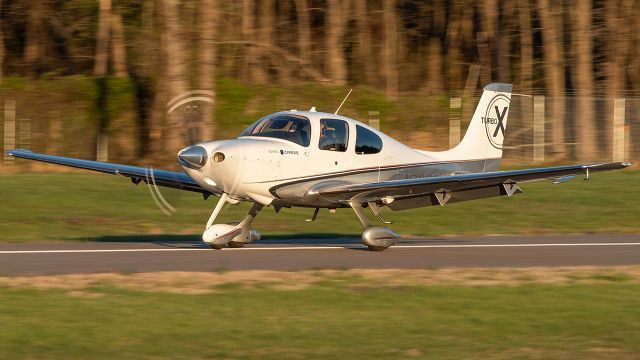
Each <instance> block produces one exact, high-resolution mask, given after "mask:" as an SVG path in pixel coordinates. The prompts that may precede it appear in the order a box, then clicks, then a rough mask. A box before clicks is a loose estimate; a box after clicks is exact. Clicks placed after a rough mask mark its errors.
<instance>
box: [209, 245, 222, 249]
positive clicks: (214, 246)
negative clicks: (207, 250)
mask: <svg viewBox="0 0 640 360" xmlns="http://www.w3.org/2000/svg"><path fill="white" fill-rule="evenodd" d="M209 246H211V248H212V249H213V250H222V248H223V247H224V245H216V244H211V245H209Z"/></svg>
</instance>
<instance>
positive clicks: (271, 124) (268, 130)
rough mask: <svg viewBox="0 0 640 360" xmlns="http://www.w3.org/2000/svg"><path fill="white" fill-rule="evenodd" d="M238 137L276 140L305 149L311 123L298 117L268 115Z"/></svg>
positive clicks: (309, 136) (308, 139)
mask: <svg viewBox="0 0 640 360" xmlns="http://www.w3.org/2000/svg"><path fill="white" fill-rule="evenodd" d="M240 136H263V137H269V138H276V139H282V140H287V141H291V142H293V143H296V144H298V145H301V146H305V147H307V146H309V141H310V140H311V123H310V122H309V119H307V118H306V117H304V116H299V115H290V114H280V115H270V116H267V117H264V118H262V119H260V120H258V121H256V122H255V123H253V125H251V126H249V127H248V128H246V129H245V130H244V131H243V132H242V133H241V134H240Z"/></svg>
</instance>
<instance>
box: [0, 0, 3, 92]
mask: <svg viewBox="0 0 640 360" xmlns="http://www.w3.org/2000/svg"><path fill="white" fill-rule="evenodd" d="M1 9H2V1H0V10H1ZM3 77H4V33H3V32H2V19H1V18H0V85H2V79H3Z"/></svg>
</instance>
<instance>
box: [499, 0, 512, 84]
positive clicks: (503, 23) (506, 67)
mask: <svg viewBox="0 0 640 360" xmlns="http://www.w3.org/2000/svg"><path fill="white" fill-rule="evenodd" d="M514 16H515V11H514V3H513V2H512V1H505V2H504V3H502V16H501V19H500V20H499V24H498V27H497V29H496V44H495V52H496V58H497V62H496V63H497V68H498V81H500V82H503V83H511V82H512V80H511V37H512V36H511V34H512V30H513V29H512V27H513V21H514V20H513V17H514Z"/></svg>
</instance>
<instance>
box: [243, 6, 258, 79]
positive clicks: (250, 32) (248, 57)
mask: <svg viewBox="0 0 640 360" xmlns="http://www.w3.org/2000/svg"><path fill="white" fill-rule="evenodd" d="M255 9H256V8H255V1H254V0H242V38H243V40H244V41H245V51H244V55H243V66H242V77H243V78H244V80H245V81H248V82H250V81H253V76H254V71H253V70H254V68H255V67H256V66H257V61H258V59H257V54H256V47H255V44H254V40H255V39H254V27H255V12H256V10H255Z"/></svg>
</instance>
